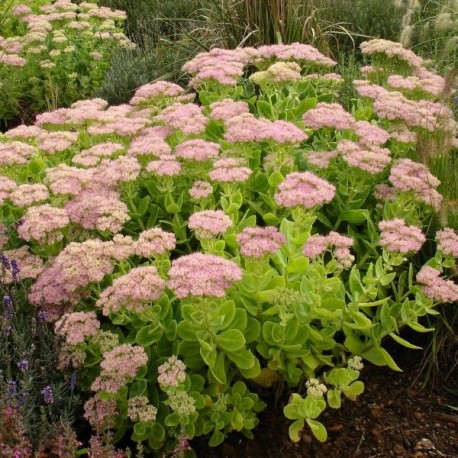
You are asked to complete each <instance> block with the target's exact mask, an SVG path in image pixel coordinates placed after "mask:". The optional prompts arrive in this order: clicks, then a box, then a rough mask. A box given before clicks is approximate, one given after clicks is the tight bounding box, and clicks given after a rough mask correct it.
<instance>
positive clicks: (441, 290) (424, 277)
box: [416, 266, 458, 302]
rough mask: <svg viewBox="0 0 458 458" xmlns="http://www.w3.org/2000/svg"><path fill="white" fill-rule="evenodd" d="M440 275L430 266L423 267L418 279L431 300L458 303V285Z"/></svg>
mask: <svg viewBox="0 0 458 458" xmlns="http://www.w3.org/2000/svg"><path fill="white" fill-rule="evenodd" d="M440 275H441V273H440V271H439V270H437V269H434V268H433V267H430V266H423V267H422V268H421V270H420V272H418V274H417V277H416V279H417V282H418V283H420V285H421V289H422V290H423V292H424V293H425V295H426V296H428V297H429V298H431V299H434V300H435V301H439V302H457V301H458V285H457V284H456V283H454V282H453V281H451V280H445V279H443V278H441V277H440Z"/></svg>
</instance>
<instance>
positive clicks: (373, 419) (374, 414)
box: [193, 354, 458, 458]
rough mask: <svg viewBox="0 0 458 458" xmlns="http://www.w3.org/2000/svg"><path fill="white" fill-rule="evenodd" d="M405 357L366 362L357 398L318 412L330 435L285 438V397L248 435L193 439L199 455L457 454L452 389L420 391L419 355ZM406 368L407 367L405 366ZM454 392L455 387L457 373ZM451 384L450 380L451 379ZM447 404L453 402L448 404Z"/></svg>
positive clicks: (453, 457) (457, 402)
mask: <svg viewBox="0 0 458 458" xmlns="http://www.w3.org/2000/svg"><path fill="white" fill-rule="evenodd" d="M411 357H413V358H414V361H408V360H406V361H405V363H404V364H403V365H402V367H403V368H404V369H405V372H403V373H396V372H392V371H390V370H389V369H387V368H379V367H373V366H369V367H367V368H365V369H364V371H363V372H362V374H361V380H362V381H363V382H364V383H365V385H366V390H365V392H364V393H363V394H362V395H361V396H360V398H359V400H357V401H356V402H351V401H349V400H345V401H344V402H343V406H342V408H341V409H340V410H332V409H328V410H327V411H325V413H324V414H323V415H322V416H321V417H320V421H321V422H322V423H324V425H325V426H326V428H327V430H328V435H329V436H328V441H327V442H326V443H324V444H321V443H319V442H318V441H316V440H315V439H314V438H312V435H311V434H308V431H305V434H304V436H303V440H302V441H301V442H300V443H298V444H294V443H292V442H291V441H290V440H289V438H288V426H289V424H290V421H289V420H286V419H285V418H284V416H283V413H282V408H283V406H284V405H285V402H286V401H287V400H286V399H284V400H282V401H280V402H279V403H278V405H277V406H276V407H274V406H272V407H269V408H268V410H266V411H265V412H264V413H263V414H262V416H261V418H260V419H261V424H260V425H259V426H258V427H257V429H256V430H255V438H254V440H252V441H250V440H247V439H245V438H243V437H242V436H240V435H239V436H237V435H232V436H231V437H230V438H228V440H227V441H226V442H225V443H224V444H222V445H221V446H220V447H218V448H216V449H208V447H206V446H205V444H204V443H203V442H197V443H195V444H193V445H194V448H195V451H196V453H197V456H198V457H199V458H235V457H240V458H257V457H262V458H306V457H307V458H353V457H355V458H384V457H406V458H426V457H446V458H458V411H457V410H454V409H453V408H452V407H455V408H458V399H457V397H456V396H454V395H453V394H451V393H450V392H448V391H446V390H443V391H441V392H435V393H431V392H430V391H428V390H427V389H426V390H424V391H419V387H420V384H419V383H418V382H415V378H416V376H417V374H418V363H419V361H418V359H417V357H416V356H413V355H412V354H411ZM406 368H407V369H406ZM455 375H456V376H455V378H454V379H453V378H452V380H454V383H455V386H453V387H451V388H454V390H453V392H455V393H456V392H457V391H456V389H458V374H455ZM449 388H450V384H449ZM450 406H451V407H450Z"/></svg>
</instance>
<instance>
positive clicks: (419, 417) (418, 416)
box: [413, 412, 423, 420]
mask: <svg viewBox="0 0 458 458" xmlns="http://www.w3.org/2000/svg"><path fill="white" fill-rule="evenodd" d="M413 416H414V417H415V418H416V419H417V420H421V419H422V418H423V415H422V414H421V413H420V412H414V414H413Z"/></svg>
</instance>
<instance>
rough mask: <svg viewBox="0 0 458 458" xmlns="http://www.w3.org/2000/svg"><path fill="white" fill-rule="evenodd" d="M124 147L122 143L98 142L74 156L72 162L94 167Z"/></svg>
mask: <svg viewBox="0 0 458 458" xmlns="http://www.w3.org/2000/svg"><path fill="white" fill-rule="evenodd" d="M123 149H124V146H123V145H121V144H120V143H114V142H105V143H98V144H97V145H94V146H92V147H91V148H89V149H85V150H83V151H81V152H80V153H79V154H76V155H75V156H73V158H72V162H73V163H74V164H78V165H82V166H85V167H93V166H96V165H98V164H99V163H100V161H101V160H102V159H106V158H110V157H112V156H113V155H114V154H116V153H118V152H120V151H122V150H123Z"/></svg>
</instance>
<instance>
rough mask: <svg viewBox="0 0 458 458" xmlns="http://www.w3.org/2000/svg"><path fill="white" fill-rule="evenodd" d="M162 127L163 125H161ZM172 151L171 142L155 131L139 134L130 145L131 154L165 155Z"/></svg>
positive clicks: (129, 152)
mask: <svg viewBox="0 0 458 458" xmlns="http://www.w3.org/2000/svg"><path fill="white" fill-rule="evenodd" d="M161 127H162V126H161ZM171 152H172V148H170V146H169V144H168V143H167V142H166V141H165V140H164V138H163V137H162V136H159V135H158V134H155V133H150V134H148V135H139V136H138V137H137V138H135V139H134V140H133V141H132V142H131V144H130V147H129V151H128V154H129V156H156V157H159V156H163V155H169V154H171Z"/></svg>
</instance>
